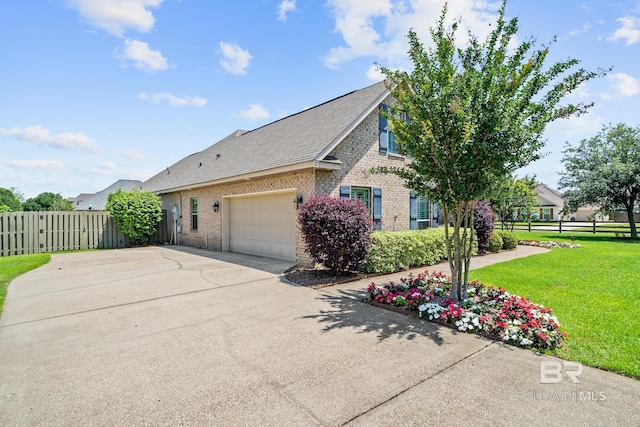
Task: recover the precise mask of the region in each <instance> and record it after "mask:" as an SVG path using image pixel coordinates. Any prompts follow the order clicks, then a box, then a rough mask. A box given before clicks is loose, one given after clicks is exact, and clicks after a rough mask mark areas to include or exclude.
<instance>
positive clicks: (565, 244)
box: [518, 240, 582, 249]
mask: <svg viewBox="0 0 640 427" xmlns="http://www.w3.org/2000/svg"><path fill="white" fill-rule="evenodd" d="M518 244H519V245H524V246H539V247H541V248H569V249H574V248H581V247H582V245H581V244H580V243H569V242H562V243H560V242H554V241H552V240H548V241H539V240H520V241H518Z"/></svg>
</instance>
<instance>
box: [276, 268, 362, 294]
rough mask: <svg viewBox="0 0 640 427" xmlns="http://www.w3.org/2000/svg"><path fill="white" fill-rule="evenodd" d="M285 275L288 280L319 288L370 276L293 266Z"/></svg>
mask: <svg viewBox="0 0 640 427" xmlns="http://www.w3.org/2000/svg"><path fill="white" fill-rule="evenodd" d="M284 277H285V279H287V280H288V281H290V282H292V283H295V284H297V285H300V286H307V287H310V288H316V289H317V288H323V287H325V286H331V285H338V284H340V283H347V282H353V281H356V280H360V279H366V278H367V277H369V276H368V275H367V274H364V273H345V274H335V273H334V272H332V271H329V270H327V269H324V268H303V267H292V268H290V269H289V270H287V271H285V272H284Z"/></svg>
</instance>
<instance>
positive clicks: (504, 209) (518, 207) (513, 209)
mask: <svg viewBox="0 0 640 427" xmlns="http://www.w3.org/2000/svg"><path fill="white" fill-rule="evenodd" d="M537 185H538V183H537V182H536V177H535V176H533V177H530V176H524V177H523V178H518V177H517V176H516V175H514V174H509V175H506V176H505V177H503V178H501V179H497V180H496V181H494V183H493V186H492V187H491V190H490V191H489V203H491V207H492V208H493V210H494V212H495V213H496V215H497V216H498V219H499V221H500V223H501V226H502V229H503V230H504V229H505V228H506V229H508V230H511V231H513V228H514V225H515V222H516V221H518V220H525V221H528V220H529V219H530V218H529V216H530V214H531V209H532V208H533V207H534V206H535V205H536V203H537V198H536V191H535V190H536V186H537ZM518 212H519V215H518Z"/></svg>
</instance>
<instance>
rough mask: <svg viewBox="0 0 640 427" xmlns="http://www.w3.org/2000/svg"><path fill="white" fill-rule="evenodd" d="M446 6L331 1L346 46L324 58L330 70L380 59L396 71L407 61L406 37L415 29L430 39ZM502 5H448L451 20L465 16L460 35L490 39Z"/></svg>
mask: <svg viewBox="0 0 640 427" xmlns="http://www.w3.org/2000/svg"><path fill="white" fill-rule="evenodd" d="M442 5H443V3H442V2H439V1H433V0H415V1H413V2H392V0H370V1H367V2H364V1H360V0H329V1H328V6H329V8H330V10H331V13H332V15H333V17H334V19H335V31H336V32H337V33H339V34H341V35H342V38H343V40H344V45H343V46H338V47H334V48H332V49H330V51H329V52H328V53H327V55H325V57H324V58H323V60H324V63H325V65H326V66H327V67H329V68H338V67H339V66H340V65H341V64H343V63H346V62H349V61H351V60H353V59H356V58H359V57H366V56H371V57H377V58H383V59H385V61H387V62H388V63H387V64H384V65H386V66H389V67H393V68H395V67H396V66H398V65H402V64H403V63H404V62H405V61H406V59H405V58H406V50H407V43H406V36H407V34H408V32H409V29H411V28H413V29H414V30H415V31H416V32H417V33H418V35H419V36H420V37H421V39H423V40H427V39H428V35H429V32H428V30H429V28H428V27H429V25H433V24H434V23H435V22H436V20H437V18H438V16H440V14H441V12H442ZM498 6H499V3H497V2H493V1H490V0H457V1H455V2H449V3H448V8H449V9H448V14H447V16H448V18H449V19H457V18H458V17H460V16H462V23H461V24H460V26H459V29H458V33H459V34H462V35H464V34H466V33H467V31H469V30H470V31H472V33H473V34H475V35H477V36H478V37H480V38H482V37H484V36H486V35H487V34H488V33H489V32H490V30H491V27H490V26H489V23H491V22H493V19H494V18H495V12H496V10H497V7H498Z"/></svg>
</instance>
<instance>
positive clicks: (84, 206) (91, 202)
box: [73, 179, 142, 211]
mask: <svg viewBox="0 0 640 427" xmlns="http://www.w3.org/2000/svg"><path fill="white" fill-rule="evenodd" d="M141 184H142V181H138V180H132V179H120V180H118V181H116V182H114V183H113V184H111V185H110V186H108V187H107V188H105V189H104V190H102V191H98V192H97V193H96V194H91V195H89V197H86V198H84V199H83V200H82V201H81V202H80V203H78V204H77V206H74V208H73V210H74V211H88V210H96V211H103V210H105V209H106V207H107V202H108V201H109V194H111V193H115V192H116V191H118V190H122V191H131V190H133V189H140V185H141Z"/></svg>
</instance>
